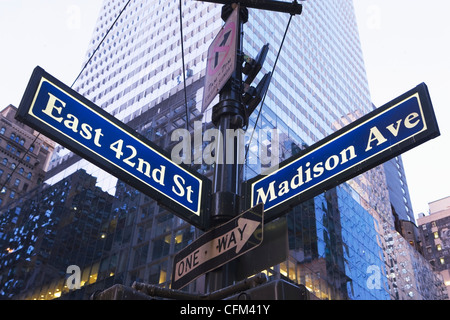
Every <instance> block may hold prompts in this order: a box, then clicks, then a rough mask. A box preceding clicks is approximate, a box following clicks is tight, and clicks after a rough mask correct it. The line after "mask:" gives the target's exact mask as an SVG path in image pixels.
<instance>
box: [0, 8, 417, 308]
mask: <svg viewBox="0 0 450 320" xmlns="http://www.w3.org/2000/svg"><path fill="white" fill-rule="evenodd" d="M221 7H222V6H221V5H215V4H211V3H207V2H202V1H194V0H183V1H181V7H180V6H179V1H176V0H171V1H161V0H143V1H136V0H131V1H126V0H105V1H104V2H103V6H102V10H101V12H100V16H99V19H98V21H97V25H96V28H95V30H94V32H93V37H92V41H91V42H90V44H89V47H88V51H87V57H86V61H87V62H88V64H87V67H86V68H85V69H84V71H83V72H82V74H81V76H80V78H79V79H78V81H77V82H76V84H75V86H74V89H75V90H77V91H78V92H79V93H81V94H82V95H84V96H86V97H87V98H88V99H90V100H91V101H93V102H94V103H96V104H97V105H99V106H100V107H102V108H103V109H105V110H106V111H107V112H109V113H110V114H112V115H114V116H115V117H117V118H118V119H119V120H121V121H123V122H125V123H127V124H129V125H130V126H131V127H132V128H134V129H135V130H137V131H138V132H139V133H141V134H142V135H144V136H146V137H147V138H149V139H150V140H152V141H154V142H155V143H158V144H159V145H161V146H162V147H164V148H165V149H166V150H172V148H173V146H174V145H175V144H176V142H177V141H173V140H176V139H172V132H173V130H175V129H178V128H185V126H186V121H187V119H189V121H190V122H191V126H190V127H191V128H193V127H194V126H193V125H192V123H193V122H195V121H198V122H201V124H202V129H203V130H205V129H207V128H209V127H211V114H212V106H213V105H214V104H215V103H216V102H217V101H218V100H217V98H216V99H215V100H214V101H213V102H212V103H211V105H210V106H209V108H207V109H206V110H205V112H204V113H201V110H202V105H201V103H202V98H203V84H204V76H205V67H206V58H207V50H208V47H209V45H210V43H211V42H212V40H213V39H214V37H215V36H216V34H217V32H218V31H219V29H220V27H221V26H222V24H223V21H222V20H221V18H220V17H221ZM180 10H181V13H182V17H180ZM249 11H250V14H249V19H248V22H247V23H246V24H245V25H244V30H243V32H244V52H245V54H247V55H249V56H253V57H255V56H256V55H257V53H258V52H259V50H260V49H261V47H262V46H263V45H264V44H266V43H269V45H270V50H269V53H268V55H267V59H266V61H265V64H264V66H263V70H262V71H261V72H260V74H259V75H258V77H257V79H256V82H258V81H259V80H261V77H262V75H263V74H265V73H267V72H269V71H272V68H273V67H274V64H275V61H276V57H277V54H278V53H280V56H279V60H278V63H277V65H276V69H275V70H274V74H273V77H272V81H271V84H270V87H269V91H268V93H267V96H266V99H265V100H264V104H263V106H262V109H261V113H260V116H259V117H258V112H259V110H257V111H256V112H255V113H254V114H252V116H251V117H250V123H249V126H248V131H249V132H251V131H252V130H255V131H256V130H265V129H273V128H276V129H277V133H278V135H279V137H280V139H279V146H278V147H279V148H280V152H279V154H280V160H284V159H286V158H288V157H290V156H291V155H293V154H295V153H297V152H299V151H300V150H301V149H304V148H305V147H306V146H308V145H311V144H313V143H315V142H317V141H319V140H320V139H322V138H324V137H326V136H327V135H329V134H331V133H332V132H334V131H335V130H337V129H338V128H340V127H342V126H344V125H345V124H347V123H349V122H351V121H353V120H354V119H355V118H357V117H360V116H362V115H364V114H366V113H368V112H369V111H371V110H372V109H373V106H372V103H371V100H370V94H369V89H368V84H367V79H366V75H365V69H364V61H363V54H362V52H361V48H360V44H359V38H358V28H357V25H356V19H355V16H354V11H353V4H352V1H351V0H327V1H311V2H305V3H304V10H303V13H302V15H301V16H294V17H293V18H292V21H291V24H290V25H289V29H287V25H288V20H289V15H288V14H283V13H275V12H270V11H263V10H256V9H250V10H249ZM181 19H182V21H181ZM181 22H182V28H180V23H181ZM181 30H182V32H183V35H184V36H183V37H181ZM286 30H287V36H286V40H285V42H284V44H283V47H282V48H281V40H282V38H283V36H284V33H285V31H286ZM182 44H183V49H184V50H183V51H182ZM183 61H184V66H183ZM183 70H185V73H184V74H183ZM185 90H186V91H185ZM255 139H258V136H256V137H255ZM262 139H264V137H262V138H261V140H260V141H259V143H258V145H260V144H263V143H266V142H265V141H262ZM268 143H269V145H270V141H268ZM271 147H272V148H274V147H277V146H275V145H271ZM248 156H249V161H248V163H247V164H246V165H245V166H244V178H245V179H248V178H251V177H253V176H255V175H257V174H259V173H260V172H261V166H262V163H261V161H259V159H258V158H259V155H258V151H257V150H254V149H252V148H250V149H249V154H248ZM250 159H253V160H256V161H250ZM213 166H214V164H209V163H205V162H202V163H201V164H195V165H193V168H195V169H196V170H198V171H200V172H201V173H202V174H204V175H206V176H208V177H211V174H212V170H211V169H212V168H213ZM85 174H87V175H89V176H92V179H89V181H90V184H89V185H88V186H87V185H83V184H80V182H79V179H78V177H79V176H80V175H81V176H84V175H85ZM94 180H95V182H93V181H94ZM69 181H74V182H73V183H74V185H73V186H72V187H71V188H69V189H67V186H68V183H72V182H69ZM46 183H47V185H48V186H50V187H49V188H47V189H43V190H40V191H39V192H40V193H42V194H45V195H46V196H45V197H44V198H45V199H47V200H46V201H47V202H46V203H47V204H48V203H52V202H53V203H55V202H56V200H51V201H50V202H49V199H50V198H51V196H54V194H55V193H57V192H64V194H66V193H68V192H73V193H75V196H77V195H79V196H77V197H76V204H72V202H70V203H69V202H68V201H67V200H65V198H64V201H62V200H61V199H58V200H57V201H59V202H63V203H64V205H69V208H70V210H71V212H72V215H73V217H74V219H76V220H75V221H77V222H78V223H79V224H77V225H76V226H74V228H78V229H77V230H76V231H77V232H78V233H80V237H81V238H77V239H78V240H77V241H81V242H82V243H91V244H92V245H91V248H90V250H92V251H93V252H89V254H85V255H78V256H77V257H78V258H73V259H70V252H65V253H64V254H65V256H64V257H65V259H66V260H64V259H60V260H61V261H65V262H66V263H70V264H73V265H78V266H79V267H80V269H81V270H82V276H81V277H82V281H81V283H82V288H81V290H75V291H70V292H68V289H67V287H66V289H64V279H65V278H64V273H65V271H66V270H64V269H63V270H61V267H62V265H61V264H59V265H57V266H56V265H53V264H52V261H51V260H49V259H48V258H47V256H46V254H44V253H45V252H46V251H48V250H50V251H51V249H50V248H51V246H50V245H47V244H48V243H49V242H52V241H58V240H57V238H56V239H55V238H49V237H48V234H47V233H45V232H44V233H41V234H40V235H39V236H40V237H43V238H44V239H47V240H46V241H45V244H46V246H43V245H41V247H38V246H37V245H33V248H32V249H31V251H30V252H28V255H29V256H30V257H27V256H26V255H25V259H27V258H29V259H30V261H29V262H30V263H29V264H27V263H24V264H22V265H21V268H20V269H21V270H22V271H23V270H24V268H25V269H26V268H31V269H33V268H34V265H33V264H32V263H36V261H39V263H38V264H36V265H40V266H42V267H41V268H48V269H49V270H56V271H57V272H55V273H54V274H52V273H51V272H46V273H45V275H46V278H45V279H43V280H41V283H42V285H40V286H34V285H33V284H32V281H31V280H30V278H26V279H23V278H21V279H18V277H19V274H20V275H23V274H25V273H24V272H18V271H17V272H16V274H17V276H15V275H14V272H12V273H11V272H9V273H8V272H7V270H1V269H0V272H1V273H0V275H1V276H2V278H1V281H2V282H1V283H2V284H5V289H3V290H4V295H6V296H15V295H17V296H20V297H23V298H41V297H42V296H43V298H52V297H56V296H55V295H54V294H53V296H49V295H48V293H47V292H52V293H54V292H63V291H65V292H68V293H70V294H71V295H72V296H73V297H74V296H76V297H81V296H83V295H84V296H86V295H89V294H90V293H92V292H94V291H95V290H99V289H100V290H102V289H105V288H106V287H108V286H110V285H112V284H114V283H122V284H124V285H131V283H132V282H133V281H140V282H145V283H151V284H159V285H161V286H165V287H169V286H170V274H171V269H172V267H173V266H172V258H173V255H174V254H175V253H176V252H178V251H179V250H180V249H182V248H183V247H184V246H186V245H187V244H189V243H191V242H192V240H193V239H195V238H196V237H197V236H198V235H199V231H198V230H196V229H195V228H193V227H192V226H190V225H188V224H187V223H185V222H184V221H182V220H181V219H179V218H176V217H174V216H173V215H172V214H171V213H169V212H167V211H166V210H164V209H163V208H160V207H158V206H157V205H156V203H155V202H154V201H153V200H151V199H149V198H148V197H146V196H144V195H143V194H140V193H139V192H137V191H136V190H134V189H132V188H131V187H129V186H127V185H126V184H125V183H123V182H121V181H118V180H117V179H115V178H114V177H112V176H111V175H109V174H106V173H104V172H103V171H102V170H100V169H98V168H97V167H95V166H94V165H92V164H90V163H88V162H87V161H86V160H83V159H81V158H79V157H78V156H76V155H74V154H72V153H71V152H70V151H68V150H66V149H64V148H62V147H57V148H56V152H55V153H54V157H53V159H52V162H51V164H50V171H49V174H48V176H47V179H46ZM81 191H82V192H81ZM71 195H72V194H71ZM92 195H97V197H96V198H98V199H103V200H102V201H101V202H99V201H94V202H95V205H92V206H91V207H89V206H83V207H82V211H81V213H82V214H81V216H80V217H78V214H80V213H79V209H80V208H81V207H80V206H79V205H78V204H79V203H83V199H89V200H90V201H92ZM34 197H36V195H34ZM111 197H113V198H114V199H112V198H111ZM71 201H72V200H71ZM19 206H21V211H20V212H27V213H29V212H32V213H33V214H31V213H29V214H30V219H34V218H33V217H35V216H38V212H40V214H41V215H42V214H44V215H45V214H47V215H48V217H47V218H51V217H52V215H53V214H55V218H56V216H57V213H56V211H52V210H50V209H48V210H47V211H43V212H41V211H42V210H43V208H42V207H36V206H35V202H33V201H32V200H30V201H28V202H26V203H25V204H19V203H16V205H15V206H14V205H13V206H11V207H9V208H8V210H7V211H5V212H8V214H5V215H4V218H5V221H4V224H3V229H1V230H0V232H2V237H3V238H2V239H3V240H4V241H6V240H7V239H8V237H18V239H17V243H19V244H20V243H21V240H20V239H21V237H22V238H26V237H29V236H27V235H29V234H30V233H25V231H23V232H22V233H21V234H20V235H17V234H14V230H15V229H11V228H10V227H6V222H7V221H8V219H13V218H14V214H15V212H16V211H15V208H16V207H19ZM75 208H76V209H75ZM80 210H81V209H80ZM75 211H76V212H75ZM94 211H99V212H100V213H101V215H100V216H101V217H100V216H96V214H95V212H94ZM54 212H55V213H54ZM8 217H10V218H8ZM286 218H287V221H288V230H289V255H288V258H287V260H286V261H283V262H281V263H279V264H277V265H275V266H270V267H268V268H267V270H266V271H265V272H266V273H267V274H268V276H270V277H273V278H283V279H287V280H289V281H292V282H294V283H299V284H303V285H305V286H306V287H307V288H308V289H309V290H310V291H311V292H312V293H313V294H314V295H315V296H317V297H318V298H321V299H390V298H392V299H404V298H405V299H406V298H414V299H420V298H422V297H424V295H422V291H421V290H422V289H421V288H420V286H417V285H415V284H412V285H409V283H410V282H412V281H416V280H411V279H415V277H411V275H413V274H414V272H415V271H414V268H413V266H412V265H411V263H410V262H409V261H408V263H410V265H408V264H407V262H404V261H403V260H401V259H399V256H400V254H399V252H400V253H403V251H402V250H401V249H399V245H398V243H397V242H395V240H394V238H396V236H397V235H398V233H396V231H395V225H394V217H393V214H392V210H391V203H390V196H389V192H388V188H387V186H386V173H385V171H384V169H383V167H382V166H380V167H377V168H375V169H373V170H371V171H369V172H367V173H365V174H363V175H361V176H359V177H357V178H355V179H353V180H352V181H349V182H348V183H345V184H343V185H341V186H339V187H337V188H334V189H332V190H329V191H327V192H325V193H324V194H322V195H320V196H318V197H316V198H314V199H311V200H308V201H305V202H304V203H303V204H301V205H299V206H297V207H296V208H294V209H293V210H292V211H291V212H290V213H288V214H287V216H286ZM52 219H53V218H52ZM91 219H93V220H91ZM80 220H81V221H82V222H80ZM23 221H25V222H26V221H28V220H27V219H24V220H23ZM53 221H55V220H53ZM56 221H60V220H59V219H56ZM47 222H48V221H44V222H43V223H42V228H44V227H48V224H47ZM63 226H64V227H67V224H64V225H57V226H56V227H55V228H54V229H52V230H53V231H51V232H57V231H55V230H63V229H64V228H63ZM81 226H82V227H81ZM33 227H34V225H33ZM33 230H34V229H33ZM83 230H89V237H90V239H86V238H84V237H83V236H82V235H84V231H83ZM49 232H50V231H49ZM51 232H50V233H51ZM64 232H69V231H68V230H67V229H65V231H61V234H64ZM86 232H87V231H86ZM13 235H14V236H13ZM27 239H28V238H27ZM33 239H34V238H33ZM86 241H87V242H86ZM398 241H399V242H401V240H398ZM36 243H38V242H36ZM94 244H95V245H94ZM17 247H18V248H20V250H24V249H23V248H24V246H23V245H22V247H21V245H18V246H17ZM55 247H56V248H61V246H56V245H55ZM13 249H14V248H12V251H11V252H9V253H8V254H6V253H2V255H1V256H0V258H1V259H4V260H7V261H9V262H8V263H10V264H13V263H15V262H14V259H16V260H17V259H19V258H16V257H18V256H19V251H20V250H18V249H17V248H16V250H13ZM75 251H76V252H79V248H78V249H77V248H74V252H75ZM38 252H41V253H38ZM42 252H44V253H42ZM33 254H35V255H38V256H39V258H33V259H32V258H31V256H32V255H33ZM21 259H24V255H22V258H21ZM411 260H413V261H415V260H414V258H412V259H411ZM400 263H403V265H402V266H404V268H403V269H399V267H398V266H399V264H400ZM407 277H409V280H408V279H406V278H407ZM19 280H20V281H19ZM399 284H401V285H399ZM49 288H51V290H50V289H49ZM57 290H59V291H57ZM186 290H189V291H191V292H201V291H202V290H204V283H203V282H202V279H199V280H197V281H195V282H193V283H192V284H190V285H189V286H188V287H187V288H186ZM44 291H45V292H44ZM58 296H61V295H60V294H58ZM68 296H70V295H68Z"/></svg>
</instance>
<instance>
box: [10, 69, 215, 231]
mask: <svg viewBox="0 0 450 320" xmlns="http://www.w3.org/2000/svg"><path fill="white" fill-rule="evenodd" d="M17 118H18V119H19V120H20V121H22V122H24V123H25V124H27V125H29V126H31V127H33V128H34V129H36V130H38V131H40V132H42V133H43V134H45V135H47V136H48V137H50V138H52V139H53V140H55V141H56V142H58V143H60V144H61V145H63V146H65V147H67V148H69V149H71V150H72V151H73V152H75V153H77V154H78V155H80V156H81V157H83V158H85V159H87V160H88V161H90V162H92V163H94V164H96V165H97V166H99V167H100V168H102V169H104V170H105V171H107V172H109V173H111V174H112V175H114V176H116V177H118V178H119V179H121V180H123V181H125V182H127V183H128V184H130V185H131V186H133V187H135V188H136V189H138V190H140V191H141V192H143V193H145V194H147V195H149V196H150V197H152V198H154V199H155V200H156V201H158V203H159V204H160V205H162V206H164V207H166V208H168V209H169V210H171V211H172V212H173V213H174V214H176V215H178V216H180V218H182V219H185V220H186V221H188V222H189V223H191V224H193V225H195V226H196V227H198V228H200V229H206V222H207V221H206V219H205V213H206V212H205V211H206V210H207V209H208V208H209V205H208V203H209V202H208V200H207V199H209V195H208V193H209V192H210V189H211V186H210V184H211V183H210V181H209V180H208V179H206V178H203V177H202V176H201V175H200V174H197V173H196V172H195V171H191V170H190V169H188V168H186V167H183V166H180V165H178V164H176V163H174V162H173V161H172V160H171V159H170V157H169V156H168V155H167V154H166V153H165V152H164V151H163V150H162V149H161V148H159V147H158V146H156V145H155V144H154V143H152V142H151V141H148V140H147V139H146V138H144V137H142V136H141V135H139V134H138V133H136V132H135V131H134V130H132V129H131V128H129V127H128V126H126V125H125V124H124V123H122V122H120V121H119V120H117V119H116V118H114V117H112V116H111V115H109V114H108V113H106V112H105V111H104V110H103V109H101V108H99V107H98V106H96V105H95V104H93V103H92V102H90V101H89V100H87V99H85V98H84V97H83V96H81V95H80V94H78V93H77V92H76V91H74V90H72V89H71V88H69V87H67V86H66V85H64V84H63V83H61V82H60V81H58V80H57V79H55V78H54V77H52V76H51V75H49V74H48V73H46V72H45V71H44V70H43V69H41V68H40V67H37V68H36V69H35V70H34V72H33V75H32V77H31V79H30V82H29V84H28V87H27V90H26V92H25V94H24V97H23V99H22V102H21V104H20V107H19V110H18V112H17Z"/></svg>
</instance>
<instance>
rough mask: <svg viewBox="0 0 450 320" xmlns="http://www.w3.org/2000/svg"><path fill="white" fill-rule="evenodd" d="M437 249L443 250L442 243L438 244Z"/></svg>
mask: <svg viewBox="0 0 450 320" xmlns="http://www.w3.org/2000/svg"><path fill="white" fill-rule="evenodd" d="M436 250H437V251H441V250H442V245H441V244H439V243H438V244H437V245H436Z"/></svg>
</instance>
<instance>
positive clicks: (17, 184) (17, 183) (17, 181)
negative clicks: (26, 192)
mask: <svg viewBox="0 0 450 320" xmlns="http://www.w3.org/2000/svg"><path fill="white" fill-rule="evenodd" d="M19 184H20V179H16V181H15V182H14V185H15V186H16V187H18V186H19Z"/></svg>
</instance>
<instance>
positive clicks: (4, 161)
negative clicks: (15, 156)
mask: <svg viewBox="0 0 450 320" xmlns="http://www.w3.org/2000/svg"><path fill="white" fill-rule="evenodd" d="M2 163H3V165H5V166H6V165H7V164H8V159H7V158H3V161H2Z"/></svg>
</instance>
